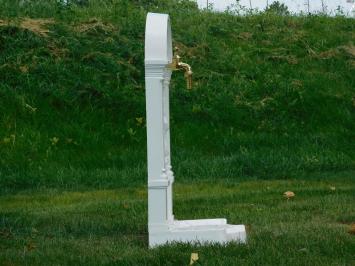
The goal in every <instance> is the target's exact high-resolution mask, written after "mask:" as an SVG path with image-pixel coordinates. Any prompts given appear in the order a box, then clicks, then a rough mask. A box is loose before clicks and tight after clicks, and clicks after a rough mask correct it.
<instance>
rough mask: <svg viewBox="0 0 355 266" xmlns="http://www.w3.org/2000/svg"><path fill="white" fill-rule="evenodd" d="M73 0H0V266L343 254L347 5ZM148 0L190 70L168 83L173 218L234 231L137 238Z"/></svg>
mask: <svg viewBox="0 0 355 266" xmlns="http://www.w3.org/2000/svg"><path fill="white" fill-rule="evenodd" d="M77 2H78V3H81V4H78V5H76V4H72V5H69V6H65V5H63V4H62V3H61V2H60V1H50V0H48V1H35V0H32V1H18V0H16V1H15V0H0V265H2V264H4V265H27V264H30V265H40V264H43V263H44V262H45V263H46V264H49V265H99V264H105V265H142V264H147V265H184V264H186V265H187V264H188V261H189V255H190V253H191V252H193V251H198V252H199V253H200V257H201V260H200V261H201V264H203V265H233V263H238V265H239V264H241V265H256V264H258V263H259V264H262V265H287V264H289V265H306V264H309V265H327V264H328V265H352V264H353V262H354V261H355V257H354V253H353V250H354V248H355V243H354V237H353V235H351V234H349V233H348V231H349V226H350V225H351V224H352V223H354V224H355V209H354V204H353V202H354V200H355V198H354V197H355V196H354V195H355V160H354V158H355V141H354V140H355V133H354V132H355V46H354V44H355V23H354V20H353V19H348V18H344V17H334V18H329V17H324V16H307V17H292V16H276V15H275V14H272V13H261V14H251V15H249V16H244V17H241V16H235V15H233V14H231V13H218V14H217V13H211V12H209V11H200V10H198V9H197V7H196V6H195V5H194V4H193V3H191V2H188V1H172V0H171V1H170V0H166V1H163V0H161V1H157V0H155V1H148V0H134V1H128V0H111V1H103V0H102V1H99V0H96V1H90V3H89V4H86V1H77ZM148 11H152V12H165V13H169V14H170V16H171V21H172V30H173V39H174V40H173V42H174V46H178V47H179V48H180V53H181V56H182V57H183V60H184V61H186V62H188V63H190V64H191V65H192V68H193V72H194V88H193V90H192V91H188V90H186V89H185V81H184V79H183V75H182V74H181V73H174V75H173V78H172V84H171V119H172V121H171V128H172V156H173V170H174V172H175V176H176V183H177V190H176V191H175V196H176V201H175V203H174V204H175V214H176V217H178V218H186V219H192V218H209V217H227V218H228V219H229V221H230V222H231V223H236V224H238V223H245V224H247V225H248V230H249V231H248V236H249V239H248V245H245V246H237V245H233V244H232V245H229V246H228V247H221V246H208V247H199V246H189V245H175V246H173V247H163V248H161V249H157V250H154V251H149V250H147V248H146V243H147V231H146V230H147V228H146V204H147V202H146V197H147V195H146V182H147V177H146V175H147V173H146V136H145V134H146V128H145V94H144V93H145V92H144V64H143V60H144V27H145V16H146V13H147V12H148ZM190 183H192V185H191V184H190ZM290 189H291V190H293V191H294V192H296V198H295V199H294V200H293V201H292V200H290V201H287V200H285V199H283V197H282V193H283V192H284V191H286V190H290ZM201 206H206V207H203V208H201ZM207 206H208V207H207ZM349 232H350V231H349Z"/></svg>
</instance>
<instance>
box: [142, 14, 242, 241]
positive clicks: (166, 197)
mask: <svg viewBox="0 0 355 266" xmlns="http://www.w3.org/2000/svg"><path fill="white" fill-rule="evenodd" d="M172 56H173V54H172V40H171V29H170V21H169V16H168V15H166V14H156V13H148V16H147V22H146V35H145V82H146V111H147V151H148V154H147V156H148V231H149V246H150V247H154V246H157V245H161V244H165V243H167V242H173V241H179V242H196V241H198V242H219V243H225V242H227V241H237V242H241V243H244V242H245V241H246V233H245V227H244V225H229V224H227V221H226V219H205V220H188V221H177V220H174V215H173V188H172V186H173V183H174V174H173V172H172V167H171V158H170V125H169V84H170V78H171V70H170V69H169V67H168V65H169V64H170V63H171V62H172Z"/></svg>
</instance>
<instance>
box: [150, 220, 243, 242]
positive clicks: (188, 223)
mask: <svg viewBox="0 0 355 266" xmlns="http://www.w3.org/2000/svg"><path fill="white" fill-rule="evenodd" d="M155 228H156V229H155V230H153V229H150V230H149V246H150V247H155V246H158V245H164V244H167V243H171V242H183V243H205V244H208V243H220V244H226V243H227V242H231V241H235V242H238V243H246V231H245V226H244V225H230V224H227V220H226V219H203V220H185V221H173V222H172V223H170V224H169V225H168V227H167V229H166V230H159V229H158V228H157V227H155ZM157 229H158V230H157Z"/></svg>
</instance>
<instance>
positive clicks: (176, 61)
mask: <svg viewBox="0 0 355 266" xmlns="http://www.w3.org/2000/svg"><path fill="white" fill-rule="evenodd" d="M174 50H175V54H174V57H173V61H172V62H171V63H170V64H169V68H170V69H171V70H173V71H175V70H184V71H185V74H184V77H185V79H186V86H187V89H189V90H191V89H192V70H191V66H190V65H189V64H186V63H184V62H180V58H181V57H180V56H179V55H178V54H177V52H178V50H179V49H178V48H177V47H175V49H174Z"/></svg>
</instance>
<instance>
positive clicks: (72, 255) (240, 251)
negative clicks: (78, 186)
mask: <svg viewBox="0 0 355 266" xmlns="http://www.w3.org/2000/svg"><path fill="white" fill-rule="evenodd" d="M288 190H291V191H293V192H295V194H296V196H295V197H294V198H292V199H290V200H287V199H285V198H284V197H283V193H284V192H285V191H288ZM174 196H175V201H174V204H175V216H176V217H177V218H178V219H198V218H218V217H227V218H228V221H229V222H230V223H234V224H238V223H244V224H246V225H247V229H248V243H247V244H246V245H238V244H229V245H227V246H221V245H209V246H200V245H183V244H174V245H169V246H164V247H160V248H156V249H153V250H149V249H148V247H147V240H148V239H147V237H148V235H147V190H146V187H143V186H139V187H136V188H129V189H126V188H121V189H110V190H87V191H60V190H43V191H36V190H35V191H24V192H19V193H16V194H15V195H11V194H8V195H4V196H1V197H0V206H1V221H0V223H1V225H2V226H1V231H0V250H1V252H0V264H1V265H188V263H189V259H190V254H191V253H192V252H197V253H198V254H199V257H200V259H199V262H200V264H201V265H355V252H354V251H355V237H354V232H353V234H350V233H349V231H350V224H351V223H352V222H353V221H354V220H355V205H354V202H355V172H353V171H352V172H351V171H350V172H340V173H328V174H322V175H320V174H317V175H310V176H308V177H307V179H292V180H265V181H259V180H254V181H246V180H241V181H238V178H235V179H233V180H232V179H229V180H220V181H217V182H213V183H212V182H195V183H192V184H188V183H182V184H181V183H177V184H176V186H175V195H174ZM197 265H198V264H197Z"/></svg>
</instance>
